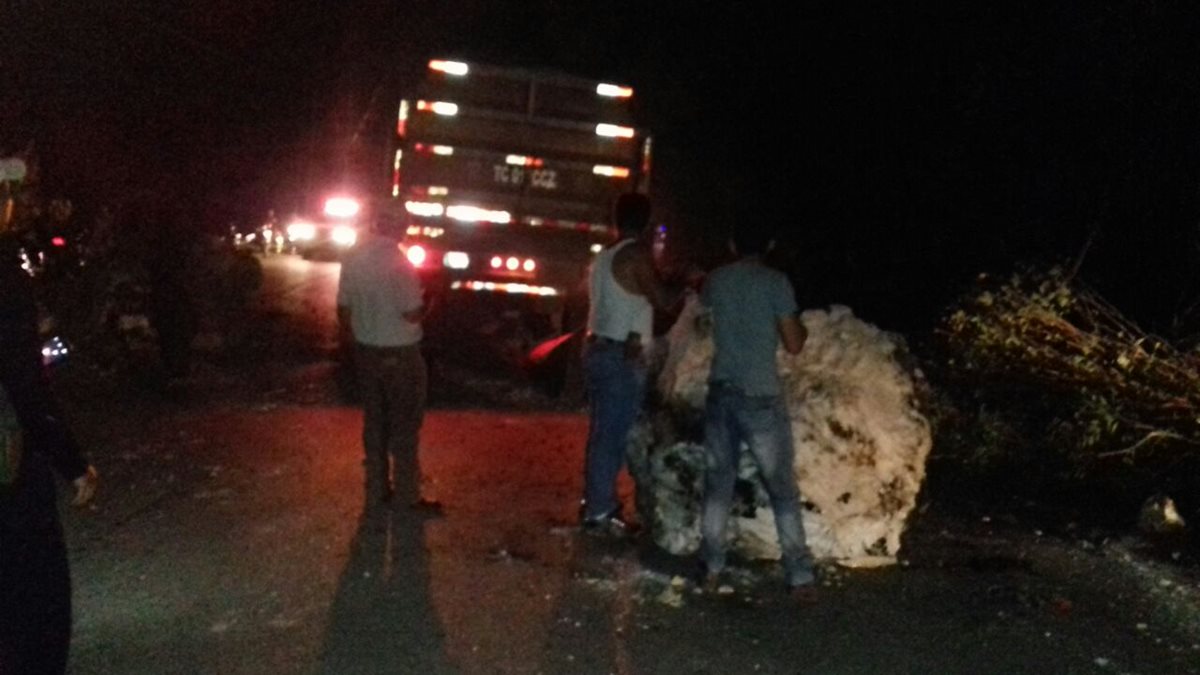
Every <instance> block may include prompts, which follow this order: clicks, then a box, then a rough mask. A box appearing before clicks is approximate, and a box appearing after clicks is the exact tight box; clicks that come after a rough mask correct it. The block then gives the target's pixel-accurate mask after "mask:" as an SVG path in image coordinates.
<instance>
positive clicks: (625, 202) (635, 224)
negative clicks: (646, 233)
mask: <svg viewBox="0 0 1200 675" xmlns="http://www.w3.org/2000/svg"><path fill="white" fill-rule="evenodd" d="M613 222H614V224H615V225H616V226H617V229H618V230H620V231H622V232H631V233H638V232H641V231H642V230H645V229H646V226H647V225H649V224H650V199H649V198H648V197H646V195H644V194H639V193H637V192H627V193H625V194H623V195H621V196H620V197H617V202H616V204H614V205H613Z"/></svg>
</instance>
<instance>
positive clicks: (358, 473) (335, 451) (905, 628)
mask: <svg viewBox="0 0 1200 675" xmlns="http://www.w3.org/2000/svg"><path fill="white" fill-rule="evenodd" d="M336 270H337V266H336V264H331V263H310V262H305V261H301V260H299V259H298V258H294V257H290V256H276V257H272V258H269V259H267V261H266V278H267V281H266V285H265V287H264V290H263V293H262V305H261V306H260V307H259V310H258V311H256V312H255V313H254V314H253V316H252V317H251V318H250V319H248V320H249V321H253V322H255V323H254V326H252V330H251V333H252V335H253V336H254V340H253V341H252V344H253V345H254V346H252V347H250V348H248V349H249V352H248V354H249V358H248V361H249V363H244V362H240V361H237V360H236V359H235V360H234V361H232V362H222V363H219V364H216V365H213V364H202V365H201V366H200V367H198V368H197V375H196V376H195V377H194V378H193V381H191V382H189V383H187V384H186V385H185V387H184V390H183V392H182V393H177V394H176V395H172V396H168V397H155V396H151V395H147V394H145V393H129V392H124V391H120V390H105V389H104V387H103V386H97V387H95V388H90V389H89V388H86V387H80V388H79V389H78V390H77V392H76V394H74V395H72V396H71V397H70V398H69V403H70V411H71V413H72V418H73V421H74V424H75V426H76V428H77V430H78V432H79V434H80V435H81V436H82V437H83V438H84V440H85V441H86V444H87V445H88V447H89V448H90V449H91V451H92V454H93V458H94V460H95V462H96V464H97V465H98V466H99V467H100V470H101V472H102V474H103V476H104V483H103V492H102V494H101V495H100V498H99V500H98V502H97V504H96V505H95V507H94V508H93V509H91V510H88V511H85V512H82V513H77V512H69V511H68V512H67V514H66V517H65V525H66V529H67V531H68V538H69V546H70V555H71V559H72V565H73V575H74V583H75V602H76V604H75V632H74V640H73V645H72V659H71V672H73V673H81V674H82V673H89V674H90V673H105V674H113V673H146V674H150V673H154V674H157V673H350V674H358V673H620V674H622V675H633V674H638V673H714V674H715V673H721V674H726V673H833V674H837V673H847V674H849V673H914V674H916V673H997V674H1001V673H1003V674H1010V673H1105V672H1111V673H1144V674H1147V675H1149V674H1160V673H1197V672H1200V627H1198V626H1197V624H1196V623H1195V618H1196V617H1197V616H1198V614H1197V610H1198V608H1200V606H1198V605H1197V602H1196V598H1197V596H1198V595H1200V587H1197V586H1196V582H1195V580H1194V579H1188V578H1187V577H1186V576H1182V575H1179V574H1177V573H1175V572H1174V571H1172V570H1169V569H1165V568H1162V567H1160V566H1154V565H1151V564H1149V563H1144V562H1142V561H1140V560H1137V559H1134V558H1129V559H1126V557H1125V555H1124V552H1123V549H1121V548H1119V547H1115V546H1108V547H1092V548H1085V547H1084V546H1082V545H1080V543H1079V542H1071V541H1057V540H1050V539H1048V538H1046V537H1041V536H1038V534H1037V533H1035V532H1032V531H1030V530H1027V529H1024V528H1022V527H1021V526H1020V525H1019V524H1011V525H1006V526H1001V525H999V524H998V522H986V523H985V522H979V521H973V522H964V521H962V520H961V519H958V518H955V517H954V516H953V515H951V514H944V513H939V512H938V509H937V508H936V505H934V507H933V508H929V509H927V510H926V511H925V512H924V513H922V514H920V516H919V517H918V518H917V520H916V523H915V525H914V527H913V530H912V532H911V533H910V535H909V536H908V538H907V540H906V544H905V550H904V557H905V560H904V564H902V565H899V566H896V567H894V568H890V569H883V570H875V571H848V570H833V569H831V570H827V571H826V574H825V575H824V585H823V586H822V587H821V597H820V600H819V601H818V602H817V603H816V604H815V605H812V606H803V607H802V606H796V605H793V604H791V603H790V602H788V601H787V600H786V599H785V597H784V596H783V593H782V592H781V588H780V581H779V578H778V575H777V573H776V572H775V570H774V568H773V567H772V566H770V565H746V566H744V567H743V568H742V572H741V573H740V574H739V575H738V576H737V578H736V584H735V586H736V592H735V593H733V594H731V595H726V596H716V597H713V596H705V595H700V594H698V593H696V592H695V590H694V589H693V587H692V585H691V584H690V583H681V582H683V577H684V576H685V575H687V574H688V573H690V572H691V570H692V561H690V560H682V559H676V558H672V557H670V556H667V555H665V554H662V553H660V552H657V551H656V550H655V549H654V548H653V547H652V546H650V545H649V544H647V543H645V542H633V543H619V542H618V543H614V542H607V541H598V540H595V539H591V538H589V537H585V536H583V535H581V534H579V533H578V532H577V531H576V529H575V528H574V527H573V519H574V516H575V505H576V500H577V496H578V495H579V493H580V473H581V465H582V449H583V441H584V435H585V432H586V420H585V418H584V416H583V415H582V414H581V413H579V412H577V411H575V408H576V407H577V406H572V405H567V406H565V407H564V406H563V405H562V404H561V403H557V402H554V401H551V400H549V399H546V398H545V397H542V396H541V395H540V394H538V393H537V392H536V391H535V390H532V389H531V388H530V387H528V385H527V384H524V383H522V382H520V381H519V380H516V379H512V378H508V379H506V378H505V377H501V376H499V375H496V374H494V373H489V372H480V371H478V370H476V371H473V372H466V373H460V372H457V371H455V370H454V368H453V367H452V366H447V370H449V371H450V372H451V374H452V375H453V376H452V377H446V378H444V379H443V381H442V382H441V383H440V384H439V385H438V386H439V387H440V389H439V393H438V395H437V397H436V399H435V406H434V409H432V410H431V411H430V413H429V415H428V418H427V423H426V425H425V428H424V429H423V431H422V439H421V463H422V467H423V471H424V474H425V478H426V481H427V486H428V488H427V491H428V492H429V493H430V495H431V496H433V497H435V498H437V499H439V500H440V501H442V502H443V504H444V506H445V514H444V516H443V517H441V518H436V519H428V518H424V517H422V516H421V515H419V514H416V513H413V512H411V511H408V510H405V509H397V510H394V511H373V510H367V509H364V504H363V501H364V500H363V495H362V488H361V485H362V468H361V464H360V462H361V450H360V445H359V425H360V414H359V412H358V411H357V410H355V409H354V408H352V407H349V406H347V405H345V404H344V403H342V402H340V401H341V400H340V399H339V397H338V395H337V387H336V386H334V383H333V381H334V379H335V373H336V372H337V369H336V366H335V364H334V363H333V362H332V359H333V358H334V357H335V356H336V353H337V350H336V340H335V333H334V326H333V307H332V302H333V297H334V286H335V282H336ZM239 364H240V365H239ZM105 391H108V395H101V394H103V393H104V392H105ZM623 490H624V492H625V494H626V496H628V494H629V491H630V487H629V484H628V483H625V484H623ZM64 510H66V509H65V507H64ZM673 582H674V585H673Z"/></svg>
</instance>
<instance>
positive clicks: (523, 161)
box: [504, 155, 544, 166]
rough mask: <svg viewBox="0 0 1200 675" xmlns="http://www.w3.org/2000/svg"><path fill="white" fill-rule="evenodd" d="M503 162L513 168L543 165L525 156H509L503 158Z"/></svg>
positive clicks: (538, 160) (535, 159)
mask: <svg viewBox="0 0 1200 675" xmlns="http://www.w3.org/2000/svg"><path fill="white" fill-rule="evenodd" d="M504 162H505V163H506V164H512V165H513V166H542V164H544V162H543V161H542V160H541V159H539V158H537V157H526V156H525V155H509V156H507V157H505V158H504Z"/></svg>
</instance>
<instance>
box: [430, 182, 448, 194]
mask: <svg viewBox="0 0 1200 675" xmlns="http://www.w3.org/2000/svg"><path fill="white" fill-rule="evenodd" d="M448 194H450V189H449V188H446V187H442V186H440V185H430V186H429V196H430V197H437V196H438V195H441V196H443V197H444V196H446V195H448Z"/></svg>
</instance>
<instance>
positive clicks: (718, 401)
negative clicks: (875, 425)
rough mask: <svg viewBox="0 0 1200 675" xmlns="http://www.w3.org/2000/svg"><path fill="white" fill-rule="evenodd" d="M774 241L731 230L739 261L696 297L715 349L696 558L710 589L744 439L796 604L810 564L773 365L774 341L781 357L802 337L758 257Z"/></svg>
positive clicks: (784, 288)
mask: <svg viewBox="0 0 1200 675" xmlns="http://www.w3.org/2000/svg"><path fill="white" fill-rule="evenodd" d="M772 243H773V242H772V240H771V238H770V236H769V235H768V234H766V233H765V232H762V231H760V230H756V229H752V228H739V229H737V230H736V231H735V232H734V236H733V240H732V241H731V242H730V247H731V248H732V249H733V251H734V253H735V254H736V255H738V256H739V259H738V260H737V261H736V262H733V263H730V264H728V265H725V266H723V267H720V268H718V269H717V270H715V271H714V272H713V273H712V274H711V275H710V276H709V278H708V280H707V281H706V282H705V285H704V289H703V291H702V292H701V295H700V301H701V303H703V304H704V305H705V306H706V307H707V308H708V309H709V310H710V311H711V317H712V335H713V344H714V349H715V354H714V356H713V364H712V370H711V372H710V374H709V392H708V400H707V401H706V404H705V428H704V439H705V469H706V470H705V478H704V510H703V516H702V520H701V534H702V543H701V550H700V555H701V563H702V566H703V572H704V575H703V582H704V585H705V587H706V588H708V589H709V590H712V589H714V588H715V587H717V586H718V585H719V578H720V576H719V575H720V574H721V572H722V570H724V568H725V550H726V545H725V526H726V524H727V522H728V520H729V509H730V506H731V505H732V503H733V491H734V483H735V482H736V480H737V465H738V453H739V450H740V446H741V443H742V441H745V442H746V444H747V445H748V446H749V448H750V452H751V453H752V454H753V455H754V459H755V461H756V462H757V463H758V466H759V470H760V472H761V474H762V477H763V482H764V484H765V485H766V488H767V492H768V494H769V495H770V498H771V508H772V510H773V511H774V513H775V526H776V531H777V533H778V535H779V545H780V548H781V549H782V551H783V565H784V569H785V572H786V575H787V582H788V586H789V589H790V590H791V592H792V594H793V595H794V596H796V597H797V599H807V597H808V596H810V595H811V593H812V589H813V581H814V577H813V570H812V560H811V556H810V554H809V551H808V545H807V542H806V540H805V536H804V524H803V522H802V521H801V520H800V496H799V491H798V489H797V487H796V479H795V476H794V475H793V472H792V464H793V457H794V453H795V449H794V447H793V444H792V433H791V424H790V421H789V419H788V414H787V408H786V407H785V404H784V400H783V396H782V390H781V388H780V381H779V372H778V370H777V367H776V363H775V353H776V351H777V350H778V348H779V345H780V343H781V342H782V344H783V347H784V349H786V350H787V351H788V353H790V354H798V353H799V352H800V350H801V349H802V348H803V347H804V341H805V339H806V338H807V333H806V331H805V330H804V326H803V324H801V323H800V321H799V320H798V319H797V317H796V311H797V308H796V298H795V294H794V293H793V291H792V286H791V283H790V282H789V281H788V279H787V277H786V276H784V274H783V273H782V272H779V271H778V270H775V269H773V268H771V267H768V266H767V265H766V264H764V262H763V260H762V256H763V255H765V254H766V253H767V251H768V250H769V249H770V247H771V245H772Z"/></svg>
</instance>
